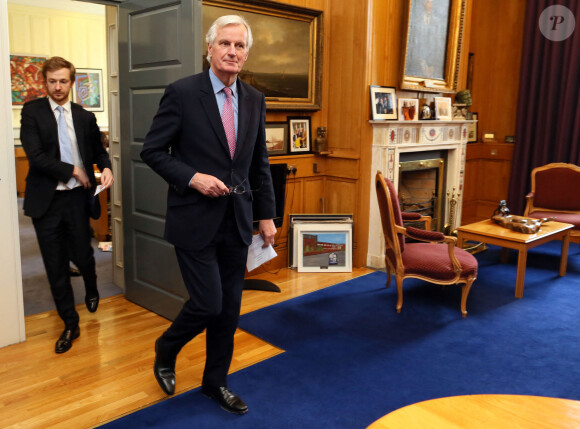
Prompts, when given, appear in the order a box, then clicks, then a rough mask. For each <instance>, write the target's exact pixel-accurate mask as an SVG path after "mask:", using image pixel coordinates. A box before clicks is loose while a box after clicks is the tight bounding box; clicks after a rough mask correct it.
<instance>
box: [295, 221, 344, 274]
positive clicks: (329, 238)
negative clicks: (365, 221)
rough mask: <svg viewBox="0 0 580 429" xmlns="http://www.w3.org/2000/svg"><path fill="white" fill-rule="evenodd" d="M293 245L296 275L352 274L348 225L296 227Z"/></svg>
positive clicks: (303, 225) (328, 224)
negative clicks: (296, 260)
mask: <svg viewBox="0 0 580 429" xmlns="http://www.w3.org/2000/svg"><path fill="white" fill-rule="evenodd" d="M294 245H295V246H296V248H297V252H298V255H297V259H298V264H297V269H298V272H302V273H313V272H351V271H352V223H302V224H296V225H294Z"/></svg>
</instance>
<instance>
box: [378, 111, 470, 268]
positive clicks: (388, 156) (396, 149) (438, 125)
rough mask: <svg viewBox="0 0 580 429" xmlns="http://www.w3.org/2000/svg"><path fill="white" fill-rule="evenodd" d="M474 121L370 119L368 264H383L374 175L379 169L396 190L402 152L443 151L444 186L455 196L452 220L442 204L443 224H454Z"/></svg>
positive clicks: (382, 243) (459, 212) (383, 252)
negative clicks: (371, 149)
mask: <svg viewBox="0 0 580 429" xmlns="http://www.w3.org/2000/svg"><path fill="white" fill-rule="evenodd" d="M472 122H474V121H467V120H457V121H370V124H371V125H372V127H373V142H372V145H373V151H372V168H371V190H370V192H371V206H370V216H369V217H370V218H369V249H368V254H367V265H368V266H369V267H373V268H384V267H385V257H384V254H385V242H384V238H383V231H382V226H381V218H380V212H379V208H378V202H377V196H376V191H375V175H376V172H377V170H381V171H382V173H383V175H384V176H385V177H387V178H389V179H390V180H391V181H392V182H393V185H394V186H395V189H398V188H399V183H398V182H399V159H400V156H401V154H403V153H411V152H426V151H446V152H447V168H446V177H445V180H446V189H445V193H448V192H449V193H454V194H455V197H456V199H457V204H456V205H455V216H454V219H449V209H448V205H447V204H445V207H446V209H445V210H444V212H445V213H444V219H443V223H442V225H445V224H448V223H449V222H450V220H451V221H452V223H454V225H453V226H454V227H457V226H459V224H458V220H459V219H461V201H462V198H463V195H462V194H463V178H464V168H465V146H466V144H467V133H468V125H469V124H470V123H472Z"/></svg>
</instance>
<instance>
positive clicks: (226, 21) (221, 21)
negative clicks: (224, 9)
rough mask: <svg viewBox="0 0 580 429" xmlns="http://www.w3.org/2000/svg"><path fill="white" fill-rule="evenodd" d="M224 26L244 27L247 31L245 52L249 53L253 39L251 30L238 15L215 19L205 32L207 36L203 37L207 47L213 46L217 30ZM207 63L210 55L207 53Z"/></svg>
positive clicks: (246, 22)
mask: <svg viewBox="0 0 580 429" xmlns="http://www.w3.org/2000/svg"><path fill="white" fill-rule="evenodd" d="M226 25H244V26H245V27H246V30H247V40H246V52H249V51H250V48H251V47H252V43H253V42H254V38H253V37H252V29H251V28H250V24H248V21H246V20H245V19H244V18H242V17H241V16H239V15H224V16H220V17H219V18H218V19H216V20H215V21H214V22H213V24H212V25H211V27H209V30H207V34H206V36H205V41H206V42H207V44H208V45H213V42H214V41H215V38H216V37H217V32H218V29H220V28H224V27H225V26H226ZM207 61H208V62H210V55H209V51H208V53H207Z"/></svg>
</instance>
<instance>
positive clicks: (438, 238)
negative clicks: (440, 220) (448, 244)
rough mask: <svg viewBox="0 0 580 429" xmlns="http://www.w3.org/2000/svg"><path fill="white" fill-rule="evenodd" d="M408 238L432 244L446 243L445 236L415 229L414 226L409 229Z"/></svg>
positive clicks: (435, 232)
mask: <svg viewBox="0 0 580 429" xmlns="http://www.w3.org/2000/svg"><path fill="white" fill-rule="evenodd" d="M406 235H407V237H410V238H414V239H415V240H421V241H430V242H432V243H443V242H444V241H445V235H443V233H441V232H437V231H425V230H424V229H419V228H415V227H412V226H409V227H407V234H406Z"/></svg>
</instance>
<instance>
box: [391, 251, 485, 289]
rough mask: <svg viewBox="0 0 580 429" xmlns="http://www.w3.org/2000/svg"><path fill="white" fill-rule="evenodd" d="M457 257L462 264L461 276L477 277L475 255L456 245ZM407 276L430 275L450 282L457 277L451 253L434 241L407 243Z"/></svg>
mask: <svg viewBox="0 0 580 429" xmlns="http://www.w3.org/2000/svg"><path fill="white" fill-rule="evenodd" d="M453 252H454V254H455V257H456V258H457V260H458V261H459V264H460V265H461V273H460V277H462V278H468V277H474V278H475V277H477V260H476V259H475V257H474V256H473V255H472V254H471V253H469V252H466V251H464V250H463V249H459V248H458V247H456V248H455V249H453ZM401 256H402V258H403V265H404V267H405V275H406V276H415V277H429V278H432V279H433V280H438V281H442V282H450V281H453V280H454V279H455V278H456V272H455V270H454V268H453V264H452V261H451V258H450V257H449V254H448V253H447V252H442V251H441V249H440V247H439V246H438V245H434V244H432V243H407V244H405V250H404V252H403V253H402V255H401Z"/></svg>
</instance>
